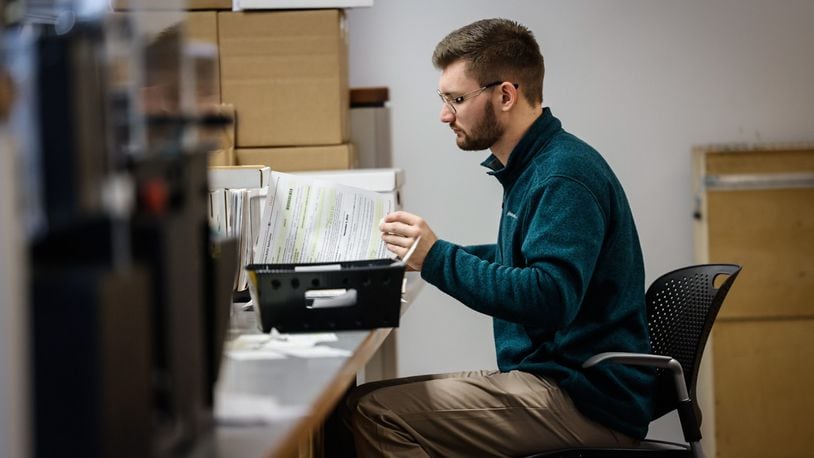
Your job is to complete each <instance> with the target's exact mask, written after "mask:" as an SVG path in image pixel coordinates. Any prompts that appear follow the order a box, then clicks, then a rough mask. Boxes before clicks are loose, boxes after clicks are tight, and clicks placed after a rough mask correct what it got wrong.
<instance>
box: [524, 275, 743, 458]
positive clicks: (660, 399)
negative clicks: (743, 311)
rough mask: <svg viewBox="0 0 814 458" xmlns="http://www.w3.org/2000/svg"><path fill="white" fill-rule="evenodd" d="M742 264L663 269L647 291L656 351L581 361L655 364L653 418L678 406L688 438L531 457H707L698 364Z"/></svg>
mask: <svg viewBox="0 0 814 458" xmlns="http://www.w3.org/2000/svg"><path fill="white" fill-rule="evenodd" d="M740 270H741V267H740V266H738V265H734V264H704V265H698V266H690V267H684V268H682V269H678V270H674V271H672V272H669V273H667V274H664V275H662V276H661V277H659V278H658V279H656V281H654V282H653V283H652V284H651V285H650V288H648V289H647V294H646V299H647V325H648V328H649V330H650V347H651V352H652V353H651V354H639V353H617V352H607V353H600V354H598V355H594V356H593V357H591V358H589V359H588V360H587V361H585V362H584V363H583V364H582V367H584V368H588V367H592V366H594V365H596V364H599V363H601V362H605V361H612V362H615V363H619V364H631V365H637V366H648V367H653V368H656V391H655V394H654V401H655V402H654V408H653V414H652V417H651V421H652V420H656V419H657V418H660V417H661V416H663V415H664V414H666V413H669V412H672V411H673V410H678V416H679V420H680V422H681V429H682V431H683V433H684V440H686V441H687V444H678V443H672V442H665V441H656V440H643V441H642V442H641V443H640V444H639V446H638V447H633V448H623V449H607V448H605V449H600V448H582V449H579V448H569V449H561V450H554V451H549V452H545V453H541V454H537V455H533V456H531V457H528V458H543V457H547V458H550V457H580V458H591V457H596V458H599V457H603V458H605V457H636V456H653V457H656V456H658V457H703V456H704V453H703V450H701V444H700V441H701V429H700V425H701V410H700V409H699V408H698V403H697V401H696V399H695V384H696V379H697V377H698V368H699V365H700V364H701V356H702V354H703V353H704V346H705V345H706V343H707V337H708V336H709V332H710V330H711V329H712V324H713V322H714V321H715V317H716V316H717V315H718V309H720V307H721V304H722V303H723V301H724V298H725V297H726V294H727V293H728V292H729V288H730V287H731V286H732V282H734V281H735V277H737V276H738V272H740ZM720 275H728V278H726V280H725V281H724V282H723V283H722V284H721V286H720V287H718V288H716V287H715V280H716V278H717V277H718V276H720Z"/></svg>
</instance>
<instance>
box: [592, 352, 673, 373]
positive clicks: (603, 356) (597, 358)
mask: <svg viewBox="0 0 814 458" xmlns="http://www.w3.org/2000/svg"><path fill="white" fill-rule="evenodd" d="M604 361H614V362H617V363H621V364H629V365H633V366H650V367H660V368H662V369H670V365H671V364H670V361H675V360H674V359H673V358H670V357H669V356H661V355H651V354H647V353H625V352H618V351H609V352H605V353H599V354H598V355H594V356H591V357H590V358H588V359H587V360H586V361H585V362H584V363H582V367H584V368H586V369H587V368H589V367H592V366H595V365H597V364H599V363H601V362H604ZM675 362H676V363H677V362H678V361H675Z"/></svg>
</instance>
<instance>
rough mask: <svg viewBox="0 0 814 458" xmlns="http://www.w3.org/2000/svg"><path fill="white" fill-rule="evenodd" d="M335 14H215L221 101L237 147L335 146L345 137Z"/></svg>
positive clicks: (339, 22)
mask: <svg viewBox="0 0 814 458" xmlns="http://www.w3.org/2000/svg"><path fill="white" fill-rule="evenodd" d="M345 29H346V26H345V18H344V14H343V13H342V11H341V10H304V11H276V12H253V13H237V12H221V13H218V41H219V48H220V62H221V98H222V100H223V101H224V102H226V103H232V104H234V105H235V109H236V110H237V138H236V142H237V146H238V147H243V148H246V147H268V146H299V145H336V144H341V143H345V142H347V141H348V139H349V138H350V137H349V130H350V129H349V121H348V107H349V100H348V99H349V90H348V45H347V33H346V30H345Z"/></svg>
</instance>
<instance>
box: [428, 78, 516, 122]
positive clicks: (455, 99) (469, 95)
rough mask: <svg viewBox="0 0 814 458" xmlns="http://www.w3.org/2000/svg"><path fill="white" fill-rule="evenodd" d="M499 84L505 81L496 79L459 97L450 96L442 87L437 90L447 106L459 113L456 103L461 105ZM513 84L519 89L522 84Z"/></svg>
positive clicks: (454, 112) (453, 111)
mask: <svg viewBox="0 0 814 458" xmlns="http://www.w3.org/2000/svg"><path fill="white" fill-rule="evenodd" d="M499 84H503V81H494V82H491V83H489V84H484V85H483V86H481V87H479V88H478V89H475V90H474V91H472V92H467V93H466V94H463V95H459V96H457V97H450V96H448V95H446V94H444V93H443V92H441V90H440V89H437V90H436V92H438V96H439V97H441V101H442V102H444V104H445V105H446V106H447V108H449V111H451V112H452V113H453V114H457V113H458V110H457V109H456V108H455V106H456V105H460V104H462V103H464V102H466V101H467V100H469V99H471V98H474V97H477V96H479V95H480V94H482V93H483V91H485V90H487V89H489V88H492V87H495V86H497V85H499ZM512 86H514V88H515V89H517V88H519V87H520V84H518V83H512Z"/></svg>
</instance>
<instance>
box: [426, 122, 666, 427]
mask: <svg viewBox="0 0 814 458" xmlns="http://www.w3.org/2000/svg"><path fill="white" fill-rule="evenodd" d="M482 165H484V166H485V167H488V168H490V169H491V171H490V172H488V173H489V174H491V175H493V176H494V177H495V178H497V179H498V181H499V182H500V183H501V184H502V185H503V190H504V194H503V210H502V214H501V218H500V230H499V233H498V241H497V243H496V244H491V245H477V246H469V247H462V246H459V245H455V244H453V243H450V242H448V241H445V240H438V241H437V242H436V243H435V244H434V245H433V246H432V248H431V249H430V252H429V253H428V255H427V257H426V259H425V261H424V266H423V268H422V270H421V276H422V277H423V278H424V279H425V280H426V281H427V282H429V283H431V284H433V285H435V286H436V287H438V288H439V289H440V290H442V291H444V292H445V293H447V294H449V295H450V296H452V297H454V298H455V299H457V300H459V301H461V302H462V303H463V304H465V305H467V306H468V307H470V308H472V309H474V310H476V311H478V312H481V313H485V314H487V315H489V316H491V317H493V318H494V337H495V348H496V350H497V363H498V368H499V369H500V370H501V371H504V372H508V371H512V370H519V371H524V372H530V373H533V374H537V375H541V376H546V377H550V378H553V379H554V380H555V381H556V382H557V384H558V385H559V386H560V387H561V388H562V389H564V390H565V391H566V392H567V393H568V395H569V396H570V397H571V399H572V400H573V402H574V404H575V405H576V407H577V409H579V411H580V412H582V413H583V414H584V415H585V416H587V417H588V418H591V419H592V420H594V421H596V422H598V423H601V424H603V425H605V426H607V427H610V428H613V429H615V430H617V431H619V432H622V433H624V434H627V435H629V436H631V437H634V438H640V439H641V438H644V437H645V436H646V434H647V427H648V423H649V420H650V413H651V408H652V406H651V403H652V401H651V394H652V385H653V377H652V374H651V373H649V372H647V371H646V370H644V369H638V368H633V367H630V366H623V365H620V364H613V363H602V364H600V365H598V366H596V367H594V368H590V369H583V368H582V366H581V365H582V363H583V362H584V361H585V360H586V359H588V358H589V357H591V356H592V355H594V354H597V353H600V352H605V351H623V352H643V353H647V352H649V349H650V346H649V342H648V332H647V323H646V314H645V299H644V267H643V262H642V253H641V247H640V244H639V238H638V235H637V233H636V227H635V225H634V223H633V216H632V214H631V211H630V207H629V205H628V202H627V198H626V197H625V194H624V191H623V190H622V186H621V185H620V184H619V181H618V180H617V178H616V176H615V175H614V174H613V172H612V171H611V169H610V167H609V166H608V164H607V163H606V162H605V160H604V159H603V158H602V156H600V154H599V153H598V152H597V151H595V150H594V149H593V148H591V147H590V146H589V145H587V144H586V143H584V142H583V141H581V140H579V139H578V138H576V137H575V136H573V135H571V134H569V133H568V132H566V131H565V130H563V129H562V126H561V124H560V121H559V120H558V119H557V118H555V117H554V116H553V115H552V114H551V111H550V109H548V108H546V109H544V110H543V114H542V115H541V116H540V117H539V118H538V119H537V120H536V121H535V122H534V124H532V126H531V127H530V128H529V130H528V131H527V132H526V134H525V135H524V136H523V138H522V139H521V140H520V142H519V143H518V144H517V146H516V147H515V148H514V150H513V151H512V153H511V155H510V156H509V160H508V163H507V164H506V166H505V167H503V166H502V164H501V163H500V161H498V159H497V158H496V157H495V156H494V155H491V156H490V157H489V158H487V159H486V161H484V162H483V164H482Z"/></svg>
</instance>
